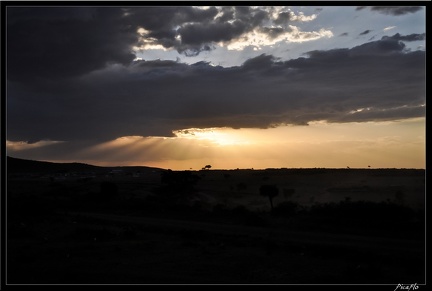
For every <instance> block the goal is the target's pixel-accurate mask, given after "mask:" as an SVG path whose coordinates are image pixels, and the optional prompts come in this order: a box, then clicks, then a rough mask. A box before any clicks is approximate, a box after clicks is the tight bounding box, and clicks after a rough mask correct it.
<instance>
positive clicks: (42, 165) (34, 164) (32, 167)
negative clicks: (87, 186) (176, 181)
mask: <svg viewBox="0 0 432 291" xmlns="http://www.w3.org/2000/svg"><path fill="white" fill-rule="evenodd" d="M6 169H7V171H8V172H9V173H62V172H63V173H66V172H100V171H109V170H111V169H124V170H128V171H140V170H144V169H147V170H148V169H154V170H159V169H158V168H152V167H145V166H133V167H100V166H94V165H89V164H84V163H52V162H45V161H35V160H26V159H19V158H13V157H10V156H8V157H7V164H6Z"/></svg>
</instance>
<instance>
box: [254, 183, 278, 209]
mask: <svg viewBox="0 0 432 291" xmlns="http://www.w3.org/2000/svg"><path fill="white" fill-rule="evenodd" d="M259 190H260V195H261V196H267V197H268V198H269V200H270V207H271V210H272V211H273V198H274V197H276V196H277V195H278V194H279V188H278V187H276V186H275V185H262V186H261V187H260V189H259Z"/></svg>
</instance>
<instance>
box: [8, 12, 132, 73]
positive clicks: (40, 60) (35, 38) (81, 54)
mask: <svg viewBox="0 0 432 291" xmlns="http://www.w3.org/2000/svg"><path fill="white" fill-rule="evenodd" d="M7 21H8V22H7V23H8V25H7V61H8V63H7V64H8V67H7V76H8V79H9V80H26V81H28V80H34V81H35V82H36V81H39V79H41V78H59V77H71V76H77V75H81V74H84V73H87V72H89V71H93V70H96V69H101V68H103V67H105V66H106V65H107V64H109V63H120V64H125V65H126V64H128V63H130V62H131V61H132V60H133V59H134V58H135V55H134V54H133V53H132V51H131V46H132V45H133V44H135V43H136V42H137V41H138V37H137V35H136V30H135V28H133V27H131V26H130V25H128V24H127V23H125V21H124V17H123V11H122V9H120V8H104V9H96V8H67V9H64V8H63V9H61V8H56V7H54V8H50V7H33V8H20V7H8V8H7Z"/></svg>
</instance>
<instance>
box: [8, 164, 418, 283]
mask: <svg viewBox="0 0 432 291" xmlns="http://www.w3.org/2000/svg"><path fill="white" fill-rule="evenodd" d="M99 170H101V171H100V172H96V173H94V175H90V176H89V177H87V178H88V179H83V177H77V176H73V174H72V172H68V173H66V174H69V176H68V177H69V178H65V179H63V178H64V176H62V179H58V177H54V176H53V173H47V172H45V173H43V174H41V175H34V173H36V172H33V174H32V175H30V176H28V175H24V174H23V173H18V172H16V171H15V172H13V173H9V174H10V175H9V178H8V181H7V182H8V183H7V218H8V220H7V242H8V249H7V254H8V256H7V270H8V272H7V274H8V278H7V279H8V283H11V284H12V283H29V284H35V283H41V284H45V283H46V284H55V283H60V284H73V283H83V284H86V283H96V284H99V283H105V284H111V283H119V284H128V283H133V284H166V283H171V284H180V283H182V284H200V283H206V284H231V283H236V284H257V283H262V284H310V283H318V284H322V283H328V284H344V283H345V284H365V283H366V284H377V283H380V284H394V285H395V286H396V285H397V284H398V283H400V282H416V283H417V284H421V283H424V282H425V281H424V280H425V278H424V276H425V269H424V262H425V248H424V247H425V245H424V241H425V237H424V235H425V216H424V213H425V212H424V207H421V206H422V205H421V201H422V198H424V171H422V170H402V169H399V170H396V169H393V170H392V169H381V170H379V169H377V170H372V169H365V170H361V171H360V170H359V171H357V172H356V170H355V169H349V170H347V169H341V170H331V169H269V170H237V171H222V170H211V169H210V167H205V169H203V170H201V171H165V170H160V169H151V168H150V169H140V170H139V169H126V168H124V169H122V171H114V172H113V169H105V170H106V171H103V170H102V169H99ZM137 171H140V174H139V175H138V174H137ZM113 173H114V174H113ZM63 174H65V172H63ZM53 177H54V178H53ZM341 177H342V178H343V179H341ZM422 191H423V192H422ZM414 195H417V196H419V197H414ZM371 197H372V198H371Z"/></svg>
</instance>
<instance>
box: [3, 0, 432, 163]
mask: <svg viewBox="0 0 432 291" xmlns="http://www.w3.org/2000/svg"><path fill="white" fill-rule="evenodd" d="M294 3H295V2H294ZM5 22H6V38H5V39H6V61H7V69H6V78H7V82H6V85H7V87H6V93H7V98H6V105H7V106H6V109H7V125H6V130H7V131H6V137H7V144H6V145H7V155H9V156H12V157H17V158H24V159H33V160H43V161H53V162H83V163H89V164H93V165H101V166H126V165H134V166H136V165H141V166H154V167H160V168H165V169H168V168H169V169H173V170H188V169H194V170H199V169H201V168H202V167H204V166H205V165H208V164H210V165H212V169H235V168H254V169H263V168H280V167H285V168H313V167H320V168H346V167H347V166H349V167H351V168H367V167H368V166H370V167H371V168H425V151H426V140H425V131H426V128H425V127H426V126H425V115H426V114H425V113H426V73H425V70H426V59H425V51H426V34H425V31H426V7H418V6H415V7H412V6H401V7H394V6H388V7H385V6H380V7H376V6H374V7H371V6H319V7H318V6H301V7H295V6H294V7H293V6H289V7H283V6H276V7H264V6H241V7H230V6H229V7H228V6H221V7H212V6H210V7H204V6H199V7H192V6H175V7H168V6H161V7H149V6H136V7H123V6H110V7H108V6H106V7H104V6H98V7H90V6H87V7H64V6H59V7H41V6H39V7H38V6H36V7H25V6H17V7H14V6H8V7H6V18H5Z"/></svg>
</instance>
